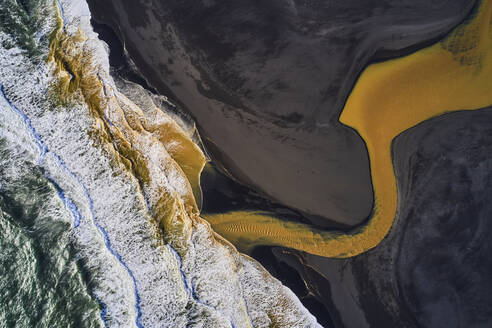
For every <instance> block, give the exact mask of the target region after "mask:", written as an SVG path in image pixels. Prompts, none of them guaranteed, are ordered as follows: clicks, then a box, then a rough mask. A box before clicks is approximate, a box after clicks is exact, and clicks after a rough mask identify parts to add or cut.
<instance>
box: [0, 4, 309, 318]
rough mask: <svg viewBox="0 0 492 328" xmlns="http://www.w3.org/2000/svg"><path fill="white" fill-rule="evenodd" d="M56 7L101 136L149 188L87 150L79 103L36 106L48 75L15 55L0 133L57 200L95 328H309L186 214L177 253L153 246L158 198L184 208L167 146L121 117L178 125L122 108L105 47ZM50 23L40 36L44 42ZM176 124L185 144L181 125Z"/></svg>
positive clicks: (2, 60)
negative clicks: (74, 37) (87, 61)
mask: <svg viewBox="0 0 492 328" xmlns="http://www.w3.org/2000/svg"><path fill="white" fill-rule="evenodd" d="M58 4H59V6H61V8H63V10H61V12H62V13H63V22H64V29H65V31H66V33H68V34H71V33H72V34H75V33H76V32H77V30H78V29H81V30H82V31H83V32H84V33H85V35H86V36H87V40H86V41H84V43H83V44H82V45H80V47H79V48H77V49H74V50H73V51H85V52H88V53H90V54H91V56H92V58H93V59H94V61H93V65H94V67H91V68H90V69H91V70H93V72H94V73H95V74H97V76H98V77H99V79H100V81H101V83H102V86H101V87H103V88H104V89H105V90H104V91H105V94H106V96H107V99H106V101H107V102H106V103H107V105H106V107H105V108H104V116H105V119H106V120H107V121H108V123H109V124H110V129H113V130H114V131H119V132H121V133H122V134H123V135H124V136H125V138H126V139H127V140H131V141H132V147H134V149H135V150H137V151H139V152H140V153H141V154H142V156H143V157H144V158H145V160H146V161H147V163H148V165H147V166H148V171H149V175H150V178H151V179H150V181H149V182H148V183H146V184H142V183H141V182H140V181H138V180H137V178H136V177H135V176H134V175H133V174H132V173H131V172H129V171H128V170H127V169H126V168H125V167H123V166H122V165H115V163H114V149H113V145H111V144H108V145H103V146H101V145H97V144H96V143H95V142H94V140H93V139H91V138H89V135H90V131H92V130H93V129H94V128H95V127H96V128H98V127H99V128H100V127H101V126H102V123H101V121H99V120H98V119H96V118H94V117H92V116H91V115H90V111H89V109H88V106H87V105H86V104H85V103H84V102H82V101H81V102H79V103H77V102H74V103H72V104H70V105H69V106H65V107H63V106H58V107H53V105H52V103H51V102H50V100H49V97H48V95H49V90H50V86H51V85H52V83H53V79H54V77H53V68H54V67H53V64H50V63H44V62H42V63H41V64H37V65H34V64H31V63H30V61H29V59H26V58H25V55H24V53H23V51H22V50H21V49H18V48H11V49H5V48H0V85H2V87H3V90H4V95H5V97H2V99H0V120H1V122H3V123H2V125H1V130H0V132H1V136H2V137H3V138H5V139H7V140H9V141H10V142H11V144H12V145H22V147H20V148H19V147H17V146H15V147H14V146H12V147H14V148H16V149H17V152H18V154H17V155H16V156H17V157H19V156H20V157H22V158H23V160H25V161H29V162H31V163H33V165H38V166H40V167H42V168H43V170H44V172H45V175H46V177H47V178H48V179H50V181H53V183H54V184H56V186H57V187H58V188H59V189H60V191H62V194H60V195H61V196H60V197H61V200H57V201H56V202H58V203H57V204H58V207H60V208H65V211H66V212H65V214H64V215H60V216H59V217H60V220H68V219H69V218H70V217H72V220H73V222H74V228H73V234H72V236H73V243H74V245H76V248H77V249H78V251H79V256H80V257H81V258H83V259H84V263H85V266H86V268H87V269H88V271H89V272H90V273H91V279H92V280H93V281H94V282H95V283H94V287H93V290H92V294H93V295H94V296H95V297H96V299H97V300H98V302H100V304H101V307H102V308H103V313H102V320H104V323H105V324H106V325H108V326H111V327H132V326H145V327H185V326H186V327H214V328H215V327H251V326H255V327H268V326H270V325H272V324H273V323H272V320H274V321H275V323H276V325H277V326H279V327H317V326H318V325H317V324H316V321H315V319H314V317H313V316H312V315H310V314H309V313H308V312H307V311H306V310H305V309H304V307H303V306H302V305H301V303H300V302H299V301H298V299H297V298H296V297H295V295H294V294H293V293H292V292H291V291H290V290H288V289H287V288H286V287H284V286H282V285H281V283H280V282H279V281H277V280H276V279H274V278H273V277H271V276H270V275H269V274H268V273H267V272H266V271H265V270H264V269H263V268H262V267H261V266H260V265H259V264H258V263H257V262H255V261H254V260H252V259H250V258H249V257H246V256H244V255H241V254H239V253H238V252H237V251H236V250H235V248H234V247H233V246H232V245H230V244H229V243H227V242H226V241H224V240H222V239H221V238H220V237H218V236H215V235H214V233H213V232H212V231H211V229H210V226H209V225H208V224H207V223H206V222H205V221H203V220H202V219H200V218H198V217H192V216H191V214H189V213H187V214H186V215H185V216H184V220H185V221H186V225H185V227H186V229H187V230H188V232H189V234H185V235H186V236H184V237H182V238H181V239H182V240H183V242H184V246H183V247H184V248H183V249H179V248H177V247H175V245H174V244H173V242H172V241H171V242H170V243H169V244H166V243H165V242H164V240H163V239H162V237H161V235H162V232H161V230H160V227H159V224H158V222H156V220H155V218H154V217H153V212H152V208H153V206H155V205H156V204H157V203H158V201H159V199H160V197H161V196H162V195H161V191H162V190H168V191H170V192H171V194H173V195H177V197H178V198H177V199H178V202H182V203H184V202H186V197H188V196H189V194H190V186H189V183H188V181H187V179H186V177H185V176H184V174H183V172H182V171H181V170H180V169H179V166H178V165H177V164H176V163H175V162H174V160H173V159H172V158H171V156H170V155H169V154H168V152H167V150H166V147H175V146H176V145H173V144H169V145H166V147H165V146H164V145H162V144H161V143H160V142H158V140H157V139H156V138H155V136H153V135H152V133H150V132H142V133H139V134H133V133H132V132H131V131H130V130H128V129H126V128H125V126H126V125H127V123H126V115H130V114H132V113H133V114H135V115H137V116H145V117H146V118H147V119H149V120H155V121H157V122H159V121H160V122H165V121H166V120H169V119H171V118H173V119H177V120H179V116H177V114H176V113H175V112H169V113H168V114H169V115H165V114H164V113H163V114H162V115H159V114H156V113H155V112H152V111H151V110H149V109H150V108H155V107H156V106H158V107H160V109H161V110H164V111H165V110H166V108H165V107H163V106H162V105H163V104H165V102H166V100H165V99H163V98H160V97H158V96H152V95H149V94H148V92H147V91H145V90H143V89H141V88H138V87H132V88H123V89H124V90H126V91H127V92H129V90H131V92H133V93H134V94H128V97H127V96H126V95H124V92H123V93H122V92H120V91H118V88H117V86H116V84H115V82H114V81H113V79H112V77H111V76H110V70H109V61H108V54H107V47H105V45H104V44H103V42H101V41H99V40H98V39H97V35H96V34H95V33H94V32H93V31H92V28H91V26H90V12H89V9H88V6H87V4H86V3H85V1H80V0H78V1H76V0H73V1H69V0H60V1H58ZM49 5H51V2H50V1H47V6H49ZM55 9H56V8H55V7H53V12H55ZM54 17H55V16H53V18H52V19H48V20H47V22H46V24H45V26H44V27H43V29H42V31H41V32H40V33H44V34H45V35H47V34H48V33H50V32H51V30H50V28H49V27H53V26H54V19H55V18H54ZM8 38H9V36H8V35H5V34H2V33H1V32H0V41H2V40H5V39H8ZM0 43H1V42H0ZM45 51H46V52H47V51H48V49H45ZM138 90H140V92H142V95H141V96H139V95H138ZM135 93H137V94H135ZM130 99H133V100H134V101H135V102H136V103H137V104H135V102H134V101H132V100H130ZM23 115H25V116H23ZM146 115H148V116H146ZM26 118H27V119H28V121H26ZM179 123H180V126H181V127H182V128H183V130H184V131H186V133H187V134H188V135H190V136H193V134H194V133H195V131H194V125H193V124H190V123H189V120H187V119H184V120H181V121H180V122H179ZM43 147H44V148H43ZM40 149H41V150H40ZM43 149H46V151H45V152H44V153H43ZM168 149H169V148H168ZM10 170H11V172H10V173H9V174H12V175H15V174H19V173H18V172H15V170H16V169H15V167H14V166H12V167H11V168H10ZM60 202H62V203H60ZM60 204H62V205H63V204H65V205H63V206H62V205H60ZM70 204H72V205H73V206H71V205H70ZM77 213H79V214H80V218H79V222H78V221H77V218H76V217H77ZM164 233H165V232H164ZM171 237H173V236H171ZM171 240H172V238H171Z"/></svg>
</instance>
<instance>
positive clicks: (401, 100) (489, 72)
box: [206, 0, 492, 257]
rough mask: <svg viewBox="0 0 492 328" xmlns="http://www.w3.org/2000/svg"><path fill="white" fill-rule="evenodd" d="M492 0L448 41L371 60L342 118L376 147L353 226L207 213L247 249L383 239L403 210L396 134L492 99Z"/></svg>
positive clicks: (338, 251) (356, 244) (344, 245)
mask: <svg viewBox="0 0 492 328" xmlns="http://www.w3.org/2000/svg"><path fill="white" fill-rule="evenodd" d="M491 19H492V0H484V1H482V3H481V5H480V8H479V10H478V12H477V13H476V14H475V16H474V17H472V18H471V19H470V20H469V21H466V22H464V23H462V24H461V25H460V26H458V27H457V28H455V29H454V31H452V33H450V35H448V36H447V37H446V38H445V39H444V40H443V41H441V42H440V43H437V44H435V45H433V46H431V47H429V48H426V49H422V50H420V51H417V52H415V53H413V54H411V55H408V56H406V57H403V58H398V59H394V60H390V61H386V62H382V63H377V64H373V65H370V66H369V67H367V68H366V69H365V70H364V72H363V73H362V75H361V77H360V79H359V80H358V82H357V84H356V85H355V87H354V89H353V90H352V93H351V94H350V96H349V98H348V100H347V103H346V105H345V107H344V109H343V111H342V114H341V116H340V122H341V123H343V124H346V125H347V126H350V127H352V128H354V129H356V130H357V132H358V133H359V134H360V136H361V137H362V138H363V139H364V141H365V143H366V145H367V149H368V152H369V158H370V165H371V177H372V183H373V188H374V194H375V207H374V209H373V213H372V216H371V218H370V219H369V220H368V223H367V224H366V225H364V226H362V227H360V228H357V229H355V230H354V231H352V232H350V233H341V232H326V231H320V230H316V229H313V228H312V227H310V226H308V225H305V224H298V223H291V222H282V221H281V220H279V219H277V218H274V217H271V216H268V215H265V214H262V213H257V212H235V213H226V214H218V215H211V216H207V217H206V218H207V220H209V222H210V223H211V224H212V227H213V229H214V230H215V231H217V232H218V233H219V234H221V235H223V236H224V237H225V238H227V239H228V240H230V241H231V242H233V243H236V245H238V247H239V248H240V249H242V250H243V251H248V250H250V249H251V247H253V246H255V245H280V246H285V247H291V248H295V249H299V250H302V251H305V252H308V253H311V254H316V255H321V256H326V257H351V256H355V255H358V254H360V253H362V252H365V251H367V250H369V249H371V248H373V247H375V246H376V245H378V244H379V242H381V240H382V239H383V238H384V237H385V236H386V235H387V233H388V232H389V230H390V228H391V226H392V224H393V220H394V218H395V216H396V209H397V203H398V193H397V186H396V178H395V174H394V169H393V164H392V159H391V143H392V140H393V139H394V138H395V137H396V136H398V135H399V134H400V133H402V132H403V131H405V130H407V129H409V128H411V127H413V126H415V125H417V124H419V123H421V122H423V121H425V120H428V119H430V118H432V117H435V116H438V115H442V114H444V113H446V112H452V111H457V110H474V109H479V108H484V107H487V106H490V105H491V104H492V21H491Z"/></svg>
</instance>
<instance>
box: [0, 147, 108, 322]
mask: <svg viewBox="0 0 492 328" xmlns="http://www.w3.org/2000/svg"><path fill="white" fill-rule="evenodd" d="M21 147H22V146H21V145H8V142H7V141H6V140H5V139H0V184H1V189H0V250H1V251H0V290H1V293H0V322H1V324H0V325H1V326H4V327H66V326H78V327H101V326H102V325H101V320H100V315H99V314H100V311H101V309H100V306H99V304H98V303H97V302H96V301H95V300H94V298H93V297H92V296H91V292H90V290H91V287H90V285H91V283H90V276H89V275H88V273H87V272H84V264H83V259H82V258H80V257H78V256H77V252H76V250H75V249H74V245H73V243H72V241H71V239H72V237H71V226H72V222H71V218H70V217H69V216H68V215H67V213H66V210H65V208H64V204H63V202H62V201H61V199H59V198H58V195H57V190H56V188H55V186H54V185H53V183H52V182H50V181H49V180H48V179H47V178H46V177H45V176H44V174H43V172H42V170H40V169H39V167H36V166H35V165H32V164H31V163H29V162H26V161H24V160H23V159H22V157H21V156H19V155H20V154H16V153H15V152H12V151H9V149H13V148H14V149H16V150H17V151H18V150H19V149H21Z"/></svg>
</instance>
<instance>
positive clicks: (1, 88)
mask: <svg viewBox="0 0 492 328" xmlns="http://www.w3.org/2000/svg"><path fill="white" fill-rule="evenodd" d="M0 94H1V96H2V98H3V99H4V100H5V102H6V103H7V104H8V105H9V107H10V108H11V109H12V110H13V111H14V112H15V113H16V114H17V115H19V116H20V117H21V118H22V120H23V122H24V124H25V125H26V127H27V130H28V131H29V133H30V134H31V136H32V138H33V139H34V140H35V143H36V145H37V147H38V149H39V152H40V155H39V157H40V158H39V160H38V165H39V164H40V162H41V160H42V158H44V157H45V156H46V155H47V154H48V153H49V154H51V155H52V156H53V157H54V158H55V160H56V161H57V162H58V164H59V166H60V167H61V168H62V169H63V170H64V171H65V172H66V173H68V174H69V175H70V176H71V177H72V178H73V179H75V181H76V182H77V184H78V185H79V186H80V187H81V188H82V190H83V191H84V195H85V197H86V198H87V201H88V204H89V210H90V213H91V219H92V222H93V224H94V225H95V226H96V228H97V229H98V230H99V232H100V233H101V235H102V237H103V239H104V244H105V246H106V249H107V250H108V251H109V252H110V253H111V254H112V255H113V256H114V257H115V258H116V259H117V260H118V262H120V264H121V265H122V266H123V268H124V269H125V271H126V272H127V273H128V275H129V276H130V278H131V280H132V282H133V288H134V294H135V310H136V313H137V318H136V322H135V324H136V326H137V327H138V328H143V325H142V323H141V322H140V319H141V316H142V310H141V308H140V295H139V293H138V287H137V281H136V279H135V276H134V274H133V272H132V271H131V270H130V268H129V267H128V265H127V264H126V262H125V261H124V260H123V258H122V257H121V255H120V254H119V253H117V252H116V251H115V250H114V249H113V248H112V247H111V241H110V239H109V236H108V233H107V232H106V230H105V229H104V228H103V227H102V226H101V225H100V224H99V222H98V220H97V219H96V216H95V213H94V205H93V201H92V198H91V197H90V194H89V191H88V189H87V187H86V186H85V185H84V184H83V183H82V181H81V180H80V179H79V178H78V177H77V176H76V175H75V174H74V173H73V172H72V171H71V170H70V169H69V168H68V167H67V166H66V164H65V163H64V162H63V160H62V159H61V158H60V157H59V156H58V155H57V154H56V153H54V152H51V151H49V149H48V147H47V146H46V144H45V143H44V141H43V140H42V139H41V137H40V135H39V134H38V133H37V132H36V130H35V129H34V127H33V126H32V123H31V120H30V119H29V117H27V115H26V114H25V113H23V112H22V111H21V110H20V109H18V108H17V107H16V106H15V105H14V104H13V103H12V102H10V100H9V99H8V98H7V96H6V94H5V89H4V86H3V84H0ZM46 178H47V179H48V181H49V182H50V183H51V184H52V185H53V187H54V188H55V190H56V191H57V193H58V196H59V197H60V199H61V200H62V202H63V203H64V204H65V206H66V207H67V209H68V210H69V211H70V212H71V213H72V215H73V217H74V228H77V227H78V226H79V224H80V220H81V217H82V216H81V214H80V211H79V209H78V208H77V206H76V205H75V203H74V202H73V200H72V199H71V198H69V197H68V196H66V193H65V191H64V190H63V189H62V188H61V187H60V186H59V185H58V184H57V183H56V182H55V181H54V180H53V179H52V178H50V177H49V176H47V177H46ZM98 303H99V304H100V305H103V306H102V308H103V309H102V312H101V317H103V315H104V316H105V315H106V312H107V309H106V306H105V304H104V303H102V302H100V301H98ZM103 322H104V324H105V325H106V321H105V320H103Z"/></svg>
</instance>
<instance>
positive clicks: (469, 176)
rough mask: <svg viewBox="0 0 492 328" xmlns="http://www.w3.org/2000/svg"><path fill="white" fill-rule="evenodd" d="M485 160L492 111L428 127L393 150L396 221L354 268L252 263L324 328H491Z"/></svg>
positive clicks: (490, 170)
mask: <svg viewBox="0 0 492 328" xmlns="http://www.w3.org/2000/svg"><path fill="white" fill-rule="evenodd" d="M490 154H492V107H491V108H488V109H484V110H480V111H474V112H468V111H467V112H455V113H451V114H447V115H444V116H441V117H438V118H435V119H432V120H430V121H427V122H424V123H422V124H420V125H418V126H417V127H414V128H412V129H410V130H409V131H406V132H405V133H403V134H402V135H400V136H398V137H397V138H396V139H395V141H394V143H393V156H394V163H395V165H396V168H397V170H396V171H397V179H398V188H399V196H400V197H401V198H400V202H399V212H398V215H397V218H396V220H395V223H394V225H393V228H392V229H391V231H390V234H389V235H388V236H387V237H386V238H385V239H384V240H383V241H382V242H381V244H380V245H379V246H378V247H376V248H375V249H373V250H371V251H369V252H367V253H364V254H361V255H359V256H357V257H355V258H351V259H328V258H322V257H319V256H312V255H307V254H302V253H301V252H298V251H294V250H288V249H283V248H279V247H274V248H266V247H264V248H261V249H260V250H258V251H256V254H255V252H253V255H256V258H257V259H259V260H260V261H261V262H262V264H263V265H264V266H265V267H267V268H269V269H270V270H271V272H272V273H274V274H277V275H278V276H280V279H281V280H282V281H283V282H284V283H286V284H287V285H288V286H291V287H292V289H293V290H297V291H298V296H299V297H300V298H301V301H303V302H304V304H306V306H307V307H308V308H309V309H310V310H311V311H312V312H313V314H315V315H317V317H318V318H319V321H320V322H323V323H324V324H325V327H357V328H364V327H378V328H379V327H383V328H385V327H399V328H400V327H429V328H439V327H443V328H444V327H445V328H453V327H456V328H458V327H467V328H468V327H490V324H491V322H492V307H491V304H492V279H491V277H492V257H491V256H490V254H492V238H490V234H491V232H492V220H491V218H492V189H491V185H492V157H491V155H490ZM296 273H297V275H296ZM292 277H297V278H292ZM299 277H300V278H299ZM304 281H305V285H306V286H307V287H304ZM313 298H314V299H316V300H317V301H318V302H319V303H321V304H323V306H322V307H323V309H324V310H319V307H320V305H319V303H315V304H316V305H314V306H310V305H309V302H312V301H311V300H312V299H313ZM312 303H314V302H312Z"/></svg>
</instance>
